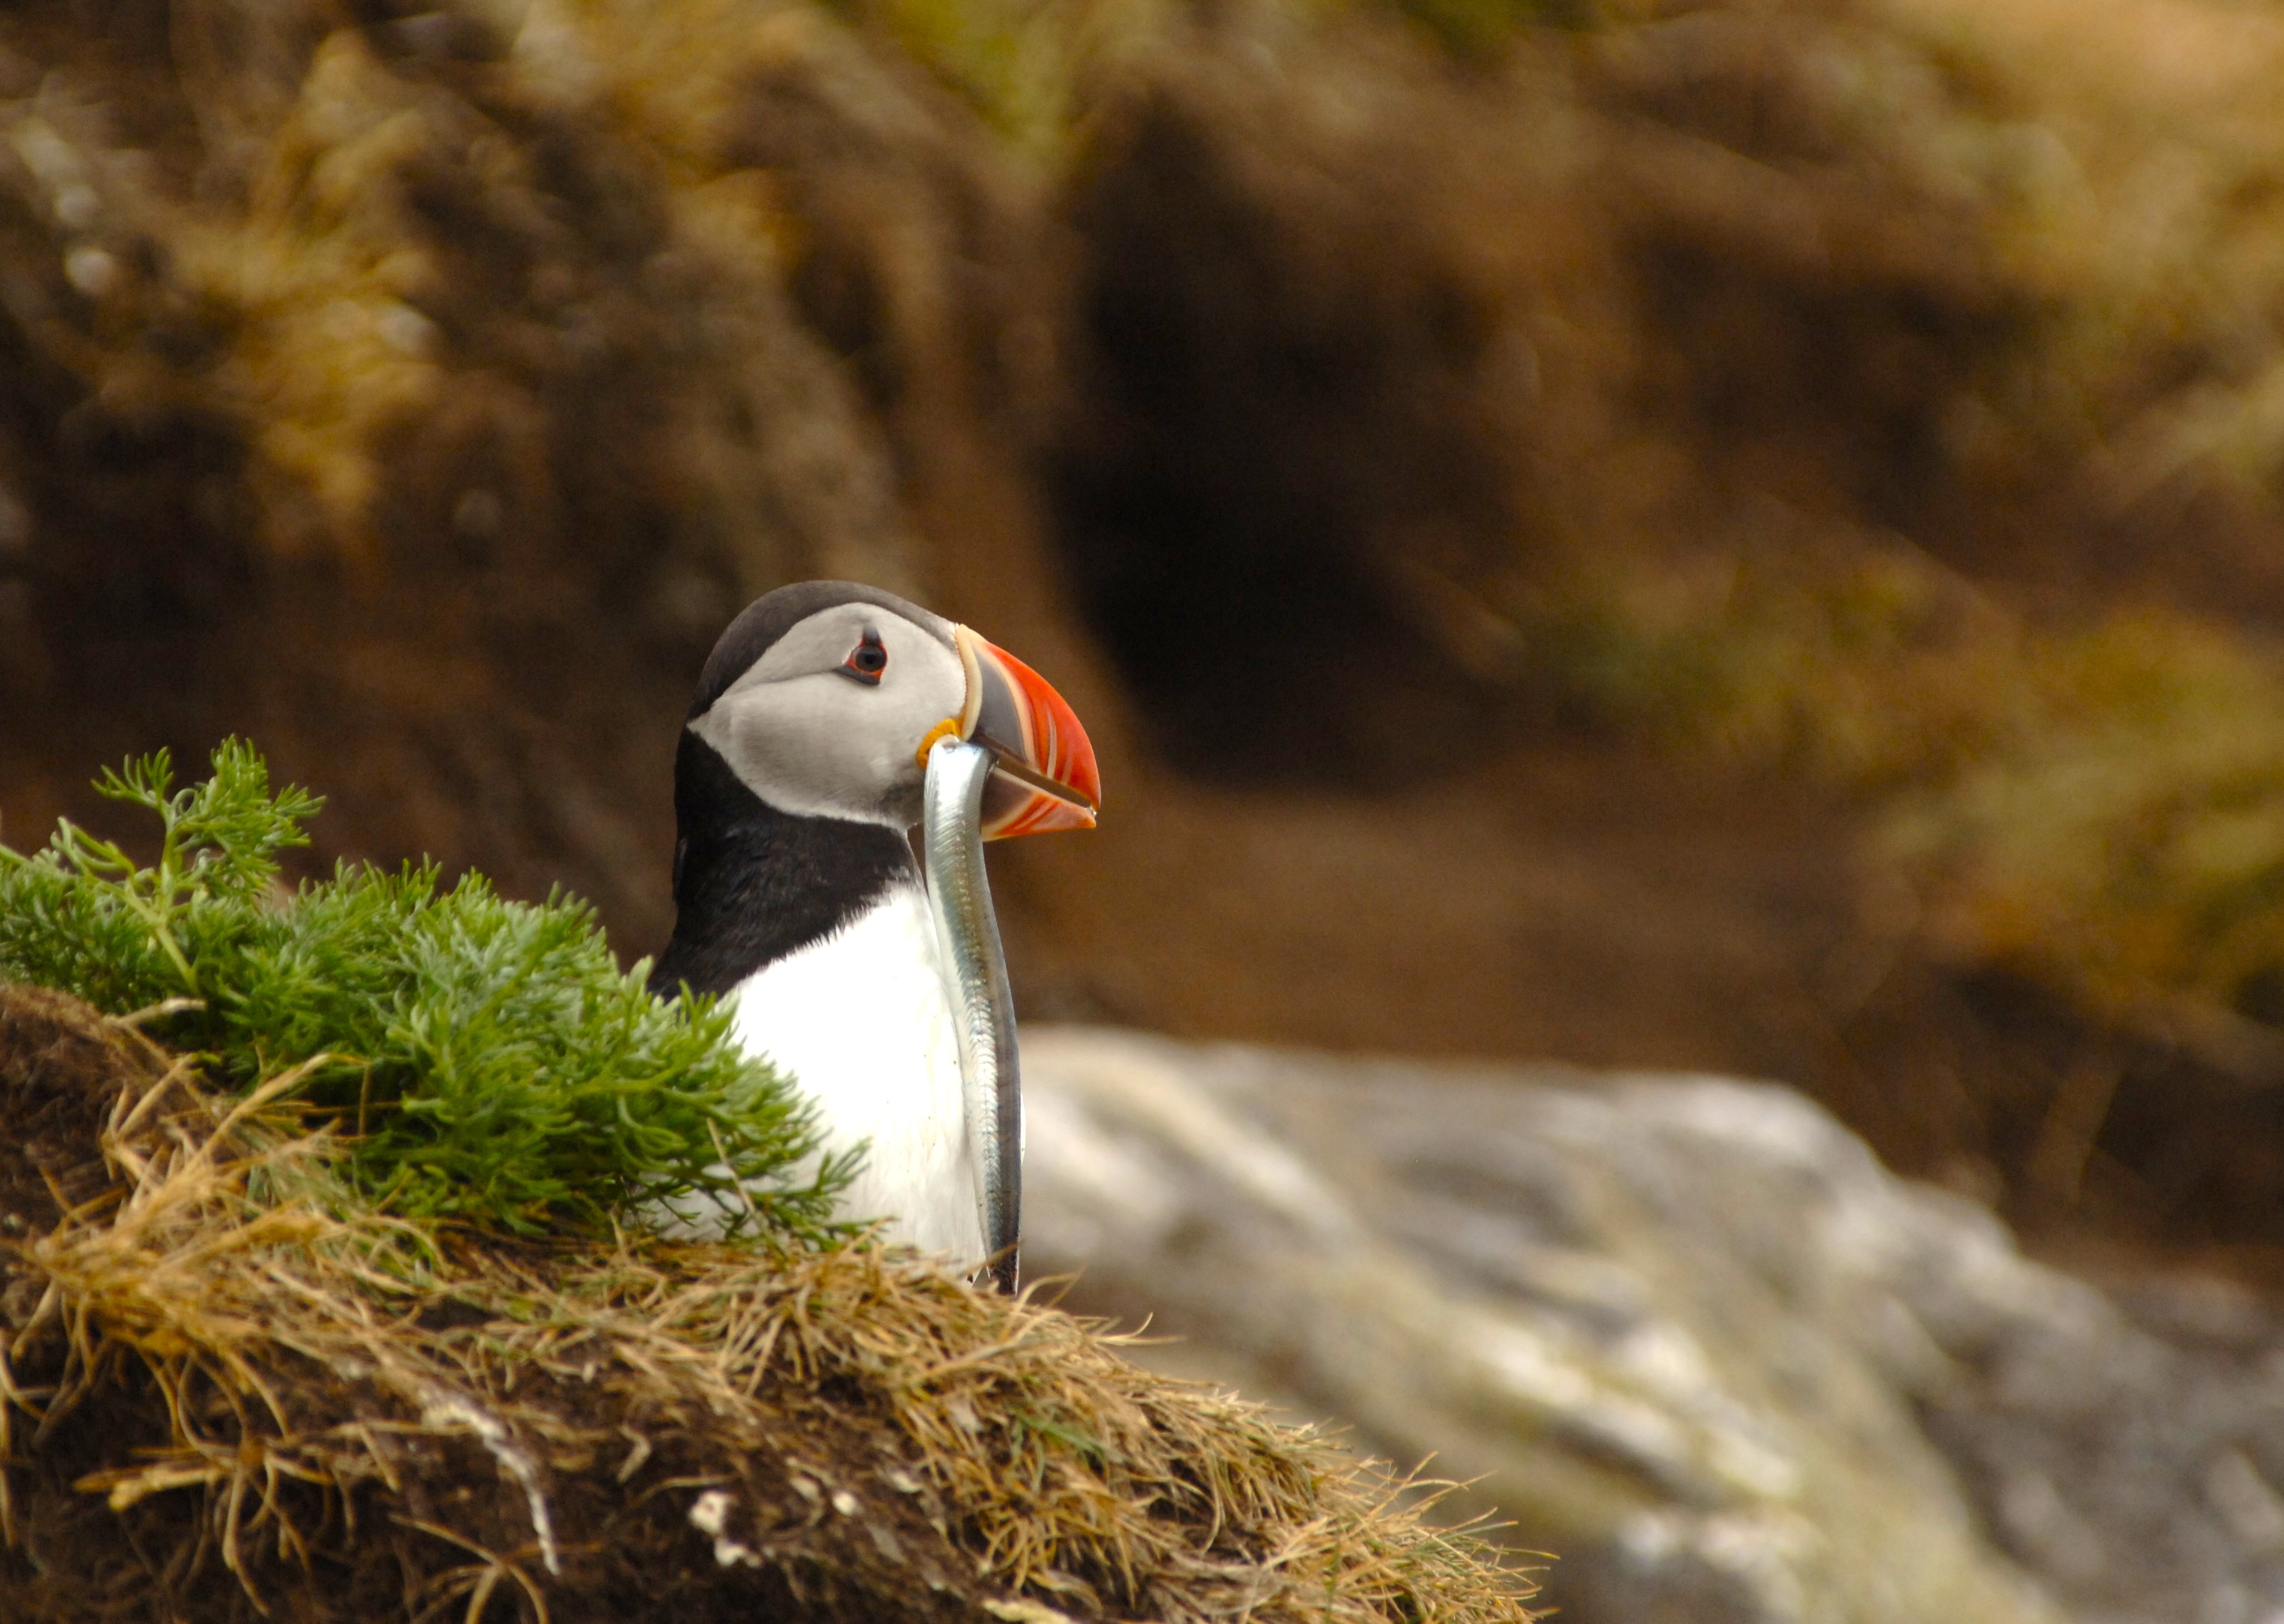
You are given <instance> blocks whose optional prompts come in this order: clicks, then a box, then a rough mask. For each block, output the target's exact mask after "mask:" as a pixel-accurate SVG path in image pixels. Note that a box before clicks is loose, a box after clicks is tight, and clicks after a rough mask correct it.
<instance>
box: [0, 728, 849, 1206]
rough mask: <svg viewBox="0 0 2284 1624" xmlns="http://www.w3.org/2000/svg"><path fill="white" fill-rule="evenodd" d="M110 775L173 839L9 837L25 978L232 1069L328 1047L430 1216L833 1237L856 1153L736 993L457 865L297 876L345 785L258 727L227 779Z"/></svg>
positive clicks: (228, 753) (233, 1073) (161, 757)
mask: <svg viewBox="0 0 2284 1624" xmlns="http://www.w3.org/2000/svg"><path fill="white" fill-rule="evenodd" d="M96 787H97V788H98V791H99V792H102V793H103V794H105V795H106V796H109V797H111V798H112V799H113V800H121V801H124V802H126V803H128V804H129V805H132V806H137V807H140V808H144V809H145V810H146V811H148V812H151V813H153V814H154V815H155V816H157V818H158V820H159V824H160V841H159V853H158V856H157V858H156V860H155V861H153V863H150V864H148V865H147V866H146V865H145V864H141V863H137V862H136V861H135V860H134V858H133V857H131V856H129V855H128V854H127V853H126V852H125V851H124V850H122V849H121V847H118V846H116V845H113V843H112V842H110V841H107V840H104V839H98V838H97V837H96V836H95V835H93V834H91V833H90V832H88V831H86V830H84V829H82V828H80V827H78V826H76V825H74V824H71V823H70V822H68V821H66V822H65V823H63V824H60V825H59V827H58V829H57V831H56V833H55V836H54V838H53V839H51V841H50V842H49V844H48V846H47V847H46V849H45V850H43V851H41V852H39V853H36V854H34V855H20V854H18V853H15V852H12V851H10V850H8V849H7V848H6V847H0V979H4V980H17V981H24V982H30V983H34V984H36V985H40V986H45V987H53V988H61V989H63V990H64V991H66V992H69V993H73V994H75V995H78V996H80V997H82V998H84V999H86V1000H87V1001H88V1002H89V1003H91V1004H93V1005H95V1006H96V1007H97V1008H98V1009H100V1010H103V1011H106V1012H109V1013H112V1014H117V1015H124V1014H129V1013H135V1012H142V1014H143V1022H144V1025H145V1029H146V1030H148V1031H150V1032H152V1033H153V1035H155V1036H158V1037H160V1038H162V1039H163V1040H164V1041H166V1042H168V1043H170V1044H171V1045H173V1046H174V1047H176V1048H177V1049H179V1050H186V1051H192V1052H196V1053H198V1054H199V1055H200V1056H202V1057H203V1058H204V1062H205V1069H206V1071H207V1074H208V1075H209V1077H210V1079H211V1080H212V1081H215V1082H216V1083H219V1084H222V1085H223V1086H228V1087H233V1088H238V1089H246V1088H251V1087H253V1086H254V1085H256V1084H258V1083H260V1082H262V1081H266V1080H269V1079H272V1078H275V1077H278V1076H279V1075H280V1074H283V1073H284V1072H285V1071H286V1070H287V1069H289V1068H293V1067H297V1066H305V1067H307V1070H306V1073H305V1074H304V1075H303V1076H302V1077H301V1080H300V1081H299V1082H298V1083H297V1085H296V1087H295V1090H294V1092H295V1096H296V1097H298V1098H299V1099H300V1100H301V1101H302V1102H303V1103H304V1104H305V1105H306V1106H307V1107H308V1108H309V1109H310V1110H312V1111H314V1112H317V1113H324V1114H325V1115H327V1116H329V1117H331V1118H332V1120H336V1121H338V1122H339V1123H340V1124H341V1125H342V1126H343V1127H344V1128H346V1129H347V1130H348V1132H349V1133H350V1135H351V1136H352V1137H351V1148H350V1150H349V1152H348V1158H347V1160H346V1163H345V1166H346V1169H347V1171H348V1175H349V1177H350V1179H351V1180H352V1181H353V1183H355V1184H356V1185H357V1186H359V1187H360V1188H361V1189H362V1191H364V1193H365V1195H366V1196H367V1197H368V1198H372V1199H374V1200H377V1201H378V1202H379V1203H380V1204H381V1205H382V1206H385V1207H386V1208H387V1209H388V1210H390V1211H393V1212H396V1213H400V1214H403V1215H405V1216H407V1217H414V1218H460V1219H466V1220H471V1221H475V1222H484V1223H489V1224H492V1225H497V1226H504V1227H505V1228H507V1229H510V1230H518V1231H523V1232H531V1231H536V1230H543V1229H548V1228H559V1227H573V1228H588V1229H594V1228H600V1227H603V1226H606V1225H607V1224H609V1223H612V1222H620V1223H630V1224H636V1225H639V1224H641V1223H642V1222H645V1220H646V1219H649V1218H651V1217H653V1216H654V1215H655V1214H659V1213H661V1212H662V1211H665V1210H668V1209H681V1210H689V1209H690V1208H691V1207H692V1206H693V1205H694V1206H700V1207H702V1208H703V1210H704V1211H706V1212H707V1213H708V1214H709V1215H711V1214H716V1213H717V1212H718V1213H719V1214H721V1216H722V1217H723V1218H724V1220H725V1221H726V1223H727V1227H729V1228H730V1229H731V1230H732V1231H733V1232H734V1231H737V1230H754V1229H763V1230H772V1231H775V1232H778V1233H780V1234H786V1235H790V1236H792V1237H794V1238H798V1239H803V1240H815V1239H817V1238H822V1237H823V1236H824V1235H825V1233H826V1232H827V1231H828V1230H829V1228H830V1225H829V1222H828V1214H829V1213H830V1210H831V1205H832V1198H833V1193H834V1191H836V1190H837V1189H838V1188H839V1186H840V1184H841V1183H843V1182H845V1179H846V1176H847V1171H848V1169H847V1167H846V1164H845V1162H842V1161H839V1160H835V1159H827V1158H822V1157H820V1156H819V1154H818V1140H817V1132H816V1129H815V1128H814V1125H813V1124H812V1122H811V1121H810V1118H809V1115H808V1114H807V1113H806V1111H805V1110H804V1108H803V1107H802V1105H801V1104H800V1102H799V1100H798V1099H797V1097H795V1096H794V1093H793V1092H792V1090H791V1089H790V1088H789V1087H788V1085H787V1083H786V1080H785V1079H784V1078H782V1077H780V1076H779V1075H778V1074H775V1073H774V1072H772V1071H770V1069H769V1068H768V1067H766V1066H762V1065H759V1064H757V1063H756V1062H755V1061H753V1060H751V1059H749V1058H747V1057H746V1056H744V1055H743V1054H742V1053H741V1052H740V1051H739V1050H738V1049H737V1048H736V1047H735V1046H734V1045H733V1044H732V1043H731V1042H730V1037H729V1018H728V1015H727V1014H726V1012H725V1011H722V1010H720V1009H718V1008H716V1005H715V1003H714V1002H713V1001H712V1000H710V999H706V998H696V997H692V998H684V999H681V1000H678V1001H676V1002H672V1003H669V1002H662V1001H661V1000H660V999H657V998H655V997H653V996H652V995H651V994H650V993H649V991H648V990H647V989H646V988H645V986H644V984H643V975H644V971H645V968H646V966H645V965H640V964H638V965H637V966H636V967H635V969H634V970H633V971H632V972H622V971H621V970H620V969H619V967H618V964H617V962H616V961H615V960H614V958H613V956H612V955H611V951H610V949H609V947H608V945H607V943H606V941H604V938H603V934H602V932H601V930H600V929H599V928H598V925H596V922H595V919H594V916H593V913H592V911H591V910H590V909H589V908H588V906H587V905H586V904H585V903H583V902H579V901H577V900H576V899H574V898H571V897H567V896H562V895H556V896H551V897H550V898H549V899H548V900H547V901H546V902H540V903H536V904H534V903H522V902H508V901H505V900H504V899H502V898H501V897H500V896H498V895H497V894H495V893H494V892H493V890H492V889H491V887H490V886H489V884H488V883H487V882H486V881H485V880H484V879H483V878H481V876H475V875H470V876H468V877H466V878H462V879H461V880H459V881H458V883H457V884H455V885H452V886H445V885H444V884H443V883H442V877H441V875H440V874H439V871H437V870H436V868H435V867H434V865H419V866H414V865H407V866H406V867H404V868H403V869H402V870H400V871H396V872H394V873H391V872H387V871H381V870H378V869H374V868H372V867H368V866H363V865H352V864H346V863H345V864H342V865H340V867H339V868H338V869H337V870H336V871H334V873H333V875H332V877H331V878H327V879H324V880H319V881H316V882H311V883H305V884H304V885H302V886H301V887H300V888H299V890H298V891H294V892H292V893H288V892H286V891H285V889H284V887H283V886H281V884H280V882H279V878H278V875H279V854H280V853H282V852H284V851H285V850H286V849H288V848H290V847H299V846H304V845H306V844H307V843H308V836H307V835H306V833H305V832H304V831H303V824H306V823H307V821H308V820H309V818H310V817H311V816H313V815H314V814H315V813H316V812H317V810H318V808H319V807H320V806H321V804H322V803H321V802H320V801H319V800H317V798H316V797H315V796H312V795H310V794H309V793H307V792H304V791H302V790H300V789H296V788H293V787H291V786H288V787H285V788H284V789H280V790H278V791H276V792H273V791H272V790H271V788H270V773H269V769H268V766H267V765H266V763H265V762H264V761H263V760H262V756H261V755H260V754H259V753H257V752H256V751H255V750H254V748H253V747H252V746H249V745H246V744H244V743H241V742H239V741H237V740H230V741H226V742H225V743H224V744H223V745H222V746H220V747H219V748H218V749H217V750H216V751H215V753H214V757H213V776H212V777H208V778H207V779H206V780H205V781H204V782H202V783H199V784H197V785H191V786H189V787H186V788H182V789H177V788H176V787H175V785H174V777H173V772H172V769H171V764H170V762H169V761H168V757H167V755H166V753H164V752H161V753H159V754H156V755H153V756H151V757H148V758H146V759H145V760H142V761H134V762H130V763H129V764H128V765H127V766H126V767H125V769H123V770H122V771H118V772H106V774H105V776H104V777H103V778H102V779H101V780H99V781H98V784H97V786H96Z"/></svg>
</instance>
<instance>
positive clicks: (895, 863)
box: [650, 729, 918, 997]
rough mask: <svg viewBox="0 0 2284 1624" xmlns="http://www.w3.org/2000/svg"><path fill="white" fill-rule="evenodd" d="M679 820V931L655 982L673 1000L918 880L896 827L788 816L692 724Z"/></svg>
mask: <svg viewBox="0 0 2284 1624" xmlns="http://www.w3.org/2000/svg"><path fill="white" fill-rule="evenodd" d="M674 815H675V824H676V826H677V830H678V832H679V834H678V838H677V839H676V841H675V843H674V908H675V919H674V936H673V939H672V940H671V941H669V942H668V943H667V946H666V951H665V952H664V953H661V955H660V956H659V960H658V964H657V967H656V968H654V969H653V971H652V972H651V976H650V986H651V990H652V991H653V992H654V993H657V994H659V995H661V996H662V997H670V996H672V995H675V994H676V993H677V992H679V991H680V990H681V989H682V988H684V986H687V987H689V988H691V989H692V991H695V992H701V993H725V992H728V991H729V990H730V989H731V988H734V987H736V986H737V985H738V984H739V982H741V981H743V980H745V979H746V978H747V976H749V975H751V974H753V973H754V972H755V971H756V970H759V969H761V968H763V966H764V965H766V964H773V963H775V962H776V961H777V960H778V959H780V958H783V957H785V956H786V955H787V954H789V953H794V952H797V951H799V950H800V949H802V948H805V947H807V946H809V945H810V943H811V942H813V941H822V940H823V939H824V938H825V937H826V936H829V935H831V934H832V933H833V932H835V931H837V930H839V929H840V928H841V926H843V925H847V924H849V922H850V921H852V920H854V919H856V917H858V916H859V915H861V914H863V913H864V912H865V911H866V910H869V909H870V908H871V907H872V905H873V904H874V903H875V902H878V901H879V900H880V897H881V896H882V895H883V894H886V893H887V892H888V890H889V889H890V888H891V887H893V886H897V885H900V884H911V883H916V882H917V879H918V870H917V865H916V864H915V863H913V861H912V850H911V845H910V844H909V843H908V842H907V841H906V840H905V839H904V838H903V836H902V835H900V834H898V833H896V832H895V831H894V830H891V829H885V828H882V827H881V826H880V825H879V824H860V823H855V822H851V821H848V820H845V819H841V818H832V817H799V816H794V814H792V813H790V812H781V811H779V810H778V808H775V807H772V806H770V804H769V803H768V802H767V801H765V800H762V798H761V797H760V796H758V795H756V794H755V793H754V792H753V791H751V790H750V789H747V787H746V785H744V784H743V783H741V782H740V781H739V778H738V776H737V775H736V774H735V773H733V772H731V770H730V765H729V763H728V762H726V761H724V760H723V759H722V757H721V755H720V754H719V753H717V752H716V750H715V749H714V747H713V746H711V745H709V744H708V743H707V742H706V741H705V740H704V739H702V738H699V737H698V736H697V735H696V734H694V733H692V732H691V731H689V730H687V729H684V731H683V735H682V743H681V746H680V748H679V749H678V750H677V753H676V755H675V761H674Z"/></svg>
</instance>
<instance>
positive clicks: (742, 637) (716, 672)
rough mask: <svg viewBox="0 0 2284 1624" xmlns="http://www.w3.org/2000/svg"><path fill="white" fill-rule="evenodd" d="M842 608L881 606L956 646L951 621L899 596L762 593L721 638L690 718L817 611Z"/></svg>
mask: <svg viewBox="0 0 2284 1624" xmlns="http://www.w3.org/2000/svg"><path fill="white" fill-rule="evenodd" d="M838 604H877V605H880V607H881V608H883V609H893V610H895V611H896V613H898V614H901V615H903V617H904V618H905V619H906V620H908V621H911V622H912V623H913V624H914V625H916V626H924V627H926V628H927V629H929V630H930V631H933V632H934V633H935V635H936V636H939V637H942V638H943V641H944V644H945V646H946V647H950V645H951V622H950V621H947V620H945V619H944V618H943V616H942V615H940V614H936V613H932V612H931V611H929V610H926V609H923V608H921V607H920V606H919V605H918V604H916V603H913V602H912V601H911V599H909V598H903V597H897V596H896V594H895V593H894V592H889V591H885V590H883V589H880V588H879V587H868V586H865V585H864V584H863V583H862V582H855V581H801V582H794V584H793V585H792V586H787V587H779V588H778V589H777V590H776V591H774V592H766V593H763V595H762V596H761V597H757V598H755V600H754V601H753V602H752V603H750V604H748V605H746V610H745V613H742V614H740V615H739V617H738V618H737V619H736V620H734V621H731V622H730V624H729V626H728V628H727V629H724V632H723V633H722V635H721V636H720V637H719V638H717V639H716V641H715V644H714V652H712V653H710V654H708V656H707V657H706V668H705V669H704V670H702V671H700V673H699V675H698V692H697V693H696V695H694V696H693V697H692V699H691V701H690V716H691V717H696V716H701V715H703V714H705V713H706V712H708V711H709V710H711V709H712V708H713V707H714V701H715V700H716V699H720V698H721V697H722V696H723V695H724V693H726V692H727V691H729V689H730V686H731V684H732V683H735V682H736V681H737V680H738V679H739V677H741V676H743V675H745V674H746V673H747V671H748V670H750V669H751V668H752V667H753V664H754V662H755V660H759V659H760V658H761V657H762V656H763V655H764V654H766V653H768V652H769V651H770V645H771V644H774V643H776V642H777V640H778V638H779V637H782V636H785V635H786V632H788V631H790V630H792V629H794V627H795V626H798V625H800V624H801V622H802V621H805V620H807V619H808V618H809V617H810V615H812V614H815V613H817V611H818V610H820V609H830V608H832V607H833V606H834V605H838ZM684 720H689V718H687V717H685V718H684Z"/></svg>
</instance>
